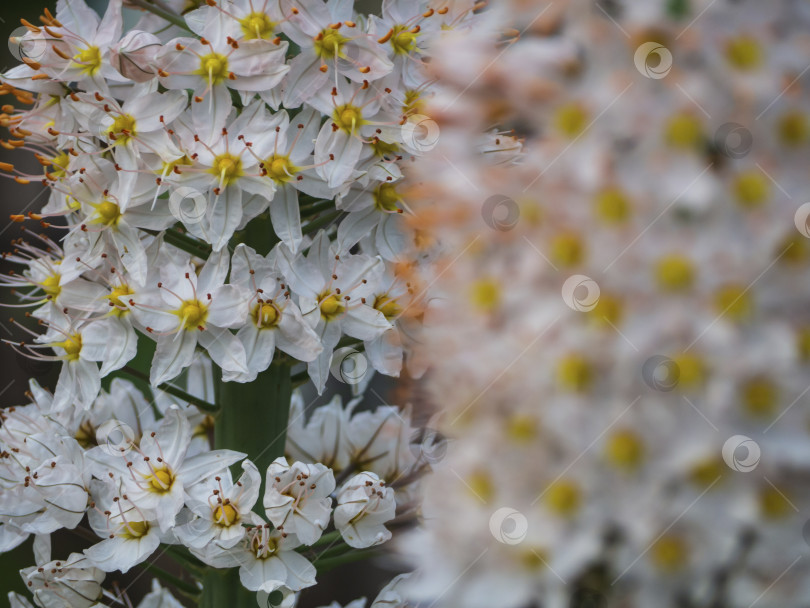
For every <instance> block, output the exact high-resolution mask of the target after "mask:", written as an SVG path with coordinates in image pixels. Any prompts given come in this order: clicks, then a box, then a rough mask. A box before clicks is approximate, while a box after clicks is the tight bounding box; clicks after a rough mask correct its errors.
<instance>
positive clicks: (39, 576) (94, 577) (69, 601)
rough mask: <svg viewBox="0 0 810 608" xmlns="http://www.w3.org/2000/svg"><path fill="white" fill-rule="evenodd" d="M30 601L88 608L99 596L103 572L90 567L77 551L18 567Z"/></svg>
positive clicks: (44, 605)
mask: <svg viewBox="0 0 810 608" xmlns="http://www.w3.org/2000/svg"><path fill="white" fill-rule="evenodd" d="M20 575H21V576H22V579H23V581H24V582H25V586H26V588H27V589H28V590H29V591H31V593H32V594H33V595H34V602H35V603H36V604H37V606H41V607H42V608H56V607H57V606H70V607H71V608H89V607H90V606H94V605H95V604H96V602H98V601H99V600H100V599H101V596H102V589H101V583H102V582H103V581H104V572H102V571H101V570H100V569H98V568H95V567H93V564H92V563H90V562H89V561H88V560H87V559H86V558H85V557H84V556H83V555H81V554H80V553H72V554H71V555H70V556H69V557H68V558H67V559H66V560H55V561H52V562H50V563H47V564H41V565H40V566H31V567H29V568H24V569H23V570H20Z"/></svg>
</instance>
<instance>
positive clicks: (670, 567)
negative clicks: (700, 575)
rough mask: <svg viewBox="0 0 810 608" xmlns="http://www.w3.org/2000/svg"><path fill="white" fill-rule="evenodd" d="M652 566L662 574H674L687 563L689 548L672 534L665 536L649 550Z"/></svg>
mask: <svg viewBox="0 0 810 608" xmlns="http://www.w3.org/2000/svg"><path fill="white" fill-rule="evenodd" d="M650 557H651V558H652V562H653V564H655V566H656V568H658V569H659V570H660V571H662V572H667V573H674V572H677V571H678V570H681V569H682V568H683V567H684V566H686V564H687V563H688V562H689V547H688V546H687V545H686V542H685V541H684V540H683V539H682V538H680V537H678V536H675V535H673V534H665V535H664V536H662V537H661V538H659V539H658V540H657V541H655V544H654V545H653V546H652V548H651V549H650Z"/></svg>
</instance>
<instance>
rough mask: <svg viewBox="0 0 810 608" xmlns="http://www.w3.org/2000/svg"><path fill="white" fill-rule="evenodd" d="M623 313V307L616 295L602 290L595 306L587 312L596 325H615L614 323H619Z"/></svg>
mask: <svg viewBox="0 0 810 608" xmlns="http://www.w3.org/2000/svg"><path fill="white" fill-rule="evenodd" d="M623 313H624V308H623V306H622V301H621V300H620V299H619V298H617V297H616V296H613V295H610V294H609V293H605V292H602V293H601V294H600V295H599V300H598V301H597V302H596V306H594V307H593V308H592V309H591V310H590V311H589V312H588V315H590V317H591V318H592V319H593V320H594V321H595V322H596V324H597V325H602V326H604V327H611V326H613V327H616V325H618V324H619V323H621V321H622V315H623ZM613 327H611V329H612V328H613Z"/></svg>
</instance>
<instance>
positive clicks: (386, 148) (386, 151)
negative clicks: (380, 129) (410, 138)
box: [371, 137, 399, 158]
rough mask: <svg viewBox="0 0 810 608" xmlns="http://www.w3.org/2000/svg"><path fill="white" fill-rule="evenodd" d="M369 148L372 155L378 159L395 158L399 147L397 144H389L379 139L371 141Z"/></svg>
mask: <svg viewBox="0 0 810 608" xmlns="http://www.w3.org/2000/svg"><path fill="white" fill-rule="evenodd" d="M371 148H372V149H373V150H374V154H376V155H377V156H379V157H380V158H386V157H389V156H396V154H397V152H399V146H398V145H397V144H389V143H387V142H384V141H383V140H381V139H380V138H379V137H377V138H375V139H373V140H372V142H371Z"/></svg>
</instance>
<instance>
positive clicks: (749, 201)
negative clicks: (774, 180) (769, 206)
mask: <svg viewBox="0 0 810 608" xmlns="http://www.w3.org/2000/svg"><path fill="white" fill-rule="evenodd" d="M732 191H733V192H734V196H735V197H736V199H737V202H738V203H739V204H740V206H741V207H743V208H745V209H752V208H754V207H759V206H760V205H762V204H763V203H764V202H766V201H767V200H768V191H769V188H768V182H767V181H766V178H765V176H764V175H762V174H761V173H760V172H758V171H748V172H746V173H741V174H740V175H738V176H737V177H736V178H735V180H734V183H733V184H732Z"/></svg>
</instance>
